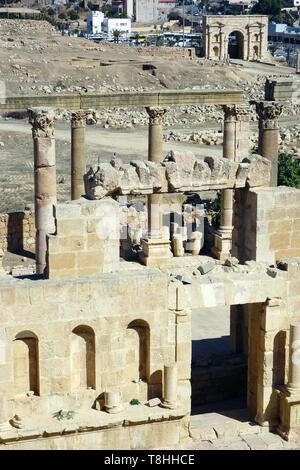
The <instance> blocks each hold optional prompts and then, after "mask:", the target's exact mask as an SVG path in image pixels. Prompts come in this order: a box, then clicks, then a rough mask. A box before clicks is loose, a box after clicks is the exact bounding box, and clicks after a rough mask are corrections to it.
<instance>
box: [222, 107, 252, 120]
mask: <svg viewBox="0 0 300 470" xmlns="http://www.w3.org/2000/svg"><path fill="white" fill-rule="evenodd" d="M222 108H223V111H224V119H225V121H249V107H248V106H247V105H237V104H232V105H227V104H226V105H223V106H222Z"/></svg>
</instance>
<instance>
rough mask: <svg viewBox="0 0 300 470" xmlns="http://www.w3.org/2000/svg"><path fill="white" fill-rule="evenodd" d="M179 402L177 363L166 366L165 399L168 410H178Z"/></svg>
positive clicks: (164, 403) (163, 403) (164, 402)
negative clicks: (177, 403) (177, 404)
mask: <svg viewBox="0 0 300 470" xmlns="http://www.w3.org/2000/svg"><path fill="white" fill-rule="evenodd" d="M176 402H177V363H176V362H174V363H172V364H169V365H165V366H164V399H163V402H162V405H163V406H164V407H166V408H176Z"/></svg>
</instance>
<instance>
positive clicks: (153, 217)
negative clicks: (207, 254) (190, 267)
mask: <svg viewBox="0 0 300 470" xmlns="http://www.w3.org/2000/svg"><path fill="white" fill-rule="evenodd" d="M146 110H147V113H148V114H149V134H148V160H149V161H150V162H154V163H160V162H161V161H162V159H163V131H162V120H163V115H164V114H165V112H166V110H165V109H163V108H146ZM162 204H163V195H162V194H161V193H155V194H150V195H149V196H148V239H147V240H142V249H143V251H142V253H141V255H140V259H141V261H142V262H143V263H144V264H146V265H147V266H158V265H160V264H161V263H164V262H166V261H168V260H169V259H170V258H171V256H172V253H171V250H170V240H164V239H163V234H162V216H163V214H162Z"/></svg>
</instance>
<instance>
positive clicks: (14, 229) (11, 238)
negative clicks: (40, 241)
mask: <svg viewBox="0 0 300 470" xmlns="http://www.w3.org/2000/svg"><path fill="white" fill-rule="evenodd" d="M0 248H1V249H2V250H3V251H7V250H10V251H20V250H22V249H24V250H30V251H34V248H35V223H34V213H33V212H31V211H28V212H27V211H26V212H12V213H9V214H0Z"/></svg>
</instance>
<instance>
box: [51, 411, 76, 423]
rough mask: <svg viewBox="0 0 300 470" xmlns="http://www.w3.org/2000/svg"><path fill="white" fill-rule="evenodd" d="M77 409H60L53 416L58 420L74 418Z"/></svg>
mask: <svg viewBox="0 0 300 470" xmlns="http://www.w3.org/2000/svg"><path fill="white" fill-rule="evenodd" d="M74 415H75V411H63V410H59V411H56V412H55V413H53V415H52V418H56V419H57V420H58V421H61V420H63V419H72V418H74Z"/></svg>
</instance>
